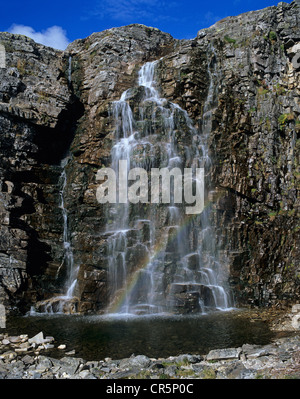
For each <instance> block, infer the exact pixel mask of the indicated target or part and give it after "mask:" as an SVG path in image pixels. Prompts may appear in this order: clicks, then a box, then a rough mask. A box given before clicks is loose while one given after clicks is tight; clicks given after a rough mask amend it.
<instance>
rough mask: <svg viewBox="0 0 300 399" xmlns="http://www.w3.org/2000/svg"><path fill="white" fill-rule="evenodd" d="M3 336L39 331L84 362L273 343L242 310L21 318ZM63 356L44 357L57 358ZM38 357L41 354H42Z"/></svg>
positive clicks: (266, 330) (266, 331)
mask: <svg viewBox="0 0 300 399" xmlns="http://www.w3.org/2000/svg"><path fill="white" fill-rule="evenodd" d="M6 327H7V328H6V330H5V332H7V333H9V334H11V335H16V334H28V335H29V337H31V336H33V335H35V334H37V333H38V332H40V331H43V333H44V335H45V336H46V335H51V336H53V337H54V338H55V345H56V346H57V345H59V344H66V345H67V351H68V350H73V349H75V351H76V354H75V355H76V356H77V357H82V358H84V359H85V360H101V359H104V358H105V357H111V358H113V359H120V358H124V357H129V356H131V355H132V354H135V355H138V354H143V355H146V356H149V357H168V356H171V355H174V356H175V355H179V354H183V353H190V354H196V353H198V354H205V353H207V352H208V351H209V350H211V349H216V348H225V347H237V346H240V345H243V344H245V343H249V344H261V345H264V344H267V343H269V342H270V341H271V339H272V338H273V333H272V332H271V331H270V330H269V328H268V325H267V324H266V323H265V322H263V321H259V320H256V321H255V320H253V319H252V320H251V318H250V316H249V313H248V312H245V311H242V310H233V311H229V312H214V313H211V314H205V315H197V316H157V317H149V316H143V317H141V316H139V317H123V318H122V317H118V318H116V317H108V316H106V317H104V316H79V315H73V316H65V315H51V316H25V317H13V318H8V320H7V325H6ZM63 353H64V351H60V352H59V351H54V350H51V352H50V350H49V351H48V352H47V354H49V355H52V356H56V357H58V356H62V355H63ZM43 354H46V352H45V351H44V352H43Z"/></svg>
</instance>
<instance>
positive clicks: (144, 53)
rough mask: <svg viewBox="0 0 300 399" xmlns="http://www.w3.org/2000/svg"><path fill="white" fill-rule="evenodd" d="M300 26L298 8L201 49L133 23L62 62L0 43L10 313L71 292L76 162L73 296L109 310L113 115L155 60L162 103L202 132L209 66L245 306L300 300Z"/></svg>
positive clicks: (214, 38)
mask: <svg viewBox="0 0 300 399" xmlns="http://www.w3.org/2000/svg"><path fill="white" fill-rule="evenodd" d="M299 25H300V13H299V8H298V7H297V5H296V3H294V2H293V3H291V4H287V3H279V4H278V6H277V7H270V8H267V9H264V10H261V11H254V12H250V13H246V14H242V15H240V16H237V17H229V18H226V19H224V20H222V21H220V22H218V23H216V24H215V25H214V26H212V27H210V28H208V29H204V30H201V31H199V33H198V35H197V37H196V38H195V39H193V40H181V41H179V40H175V39H173V38H172V37H171V36H170V35H168V34H166V33H162V32H160V31H159V30H157V29H154V28H148V27H146V26H143V25H130V26H127V27H122V28H114V29H109V30H107V31H104V32H101V33H94V34H92V35H91V36H89V37H88V38H86V39H82V40H77V41H75V42H74V43H72V44H71V45H70V46H69V47H68V49H67V50H66V51H65V52H60V51H56V50H53V49H51V48H48V47H45V46H42V45H39V44H36V43H35V42H33V41H32V40H30V39H28V38H26V37H24V36H20V35H12V34H8V33H1V34H0V42H1V43H2V44H3V45H4V47H5V50H6V68H2V69H0V130H1V142H0V154H1V157H0V189H1V191H0V199H1V200H0V214H1V221H0V230H1V232H0V302H2V303H4V304H5V305H7V306H8V307H13V306H17V307H18V308H20V309H22V310H28V309H29V307H30V305H31V304H34V303H35V302H37V301H39V300H42V299H47V298H50V297H52V296H53V295H56V294H60V293H61V292H62V287H63V283H64V279H65V274H66V266H65V260H64V252H63V241H62V240H63V239H62V235H63V220H62V214H61V209H60V208H59V190H60V187H59V176H60V174H61V167H60V161H61V160H62V158H63V157H64V156H65V155H66V153H67V152H68V150H70V152H71V159H70V162H69V163H68V165H67V167H66V173H67V185H66V187H65V206H66V208H67V210H68V217H69V218H68V222H69V229H70V232H71V241H72V247H73V253H74V262H75V263H76V265H78V266H79V273H78V284H77V289H76V293H75V295H76V297H77V298H78V300H79V311H81V312H88V311H101V310H103V309H104V308H105V307H106V306H107V305H108V303H107V301H108V287H107V262H106V258H105V256H106V253H105V251H106V242H107V237H105V235H101V234H100V232H101V231H102V230H103V227H104V225H105V215H104V214H103V207H102V206H101V204H99V203H98V202H97V200H96V189H97V182H96V172H97V170H98V169H99V168H101V167H103V166H108V160H109V156H110V149H111V147H112V143H113V137H112V120H111V115H110V105H111V103H112V101H114V100H117V99H119V98H120V95H121V93H122V92H123V91H124V90H126V89H128V88H129V87H133V86H134V84H135V82H136V79H137V71H138V70H139V68H140V67H141V66H142V65H143V64H144V63H145V62H147V61H150V60H155V59H160V58H161V60H160V62H159V68H158V75H159V80H160V81H159V84H160V87H161V90H162V96H163V97H165V98H166V99H168V100H170V101H172V102H174V103H177V104H178V105H180V106H181V107H182V108H183V109H185V110H186V111H187V112H188V114H189V116H190V117H191V118H192V120H193V121H194V123H195V127H196V128H199V129H200V128H201V124H202V123H203V122H202V115H203V105H204V100H205V98H206V96H207V93H208V89H209V87H208V85H209V77H208V72H207V70H208V68H207V65H208V62H211V60H212V57H213V62H214V63H215V65H216V68H215V71H216V73H215V75H214V76H213V79H214V84H215V93H214V95H215V98H216V99H217V107H216V109H215V110H214V112H213V115H212V116H211V123H212V132H213V133H212V134H211V137H210V140H209V148H210V153H211V157H212V159H213V161H214V162H213V165H214V166H213V171H212V176H211V181H212V183H211V184H212V188H216V189H215V191H214V193H211V195H212V196H214V198H212V200H213V204H214V205H213V208H214V212H213V213H212V217H213V218H214V219H215V220H216V221H217V222H218V223H217V225H218V226H219V228H218V231H217V233H218V234H217V240H218V242H217V245H218V248H220V249H221V250H222V251H223V253H224V259H225V258H226V259H228V261H227V267H228V269H229V271H230V279H229V283H230V287H231V289H232V291H233V293H234V296H235V300H236V303H237V304H238V305H246V304H251V305H259V306H270V305H276V304H280V305H285V304H289V303H293V302H297V301H299V299H300V296H299V295H300V291H299V283H300V266H299V239H298V237H299V232H298V229H299V227H297V221H298V211H299V196H298V190H299V163H298V162H299V146H300V140H299V131H300V119H299V115H300V104H299V87H300V73H299V72H300V68H299V63H298V59H297V56H298V55H299V53H300V48H299V47H300V44H299V42H300V29H299ZM212 46H213V48H214V52H212V51H211V49H212ZM70 57H71V58H70ZM137 96H138V93H137ZM297 239H298V240H297ZM134 245H135V243H134V237H133V238H132V246H133V247H134ZM135 254H136V252H132V255H131V261H132V262H133V265H132V268H133V270H134V262H135ZM140 256H142V254H141V255H140ZM129 261H130V259H129ZM191 301H192V302H193V299H192V298H191ZM193 306H194V305H193ZM195 306H196V305H195Z"/></svg>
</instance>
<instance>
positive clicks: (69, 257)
mask: <svg viewBox="0 0 300 399" xmlns="http://www.w3.org/2000/svg"><path fill="white" fill-rule="evenodd" d="M69 159H70V158H69V156H67V157H66V158H64V159H63V160H62V161H61V168H62V172H61V175H60V177H59V181H58V183H59V186H60V191H59V198H60V203H59V207H60V209H61V212H62V216H63V250H64V259H63V262H62V264H64V265H65V267H66V275H67V277H66V282H65V287H64V291H65V292H64V293H63V294H62V295H58V296H54V297H53V298H50V299H47V300H45V301H42V302H40V303H39V307H40V309H42V310H41V312H42V313H48V314H52V313H53V314H54V313H69V312H70V309H71V307H72V304H71V302H70V300H72V298H73V297H74V291H75V288H76V284H77V274H78V270H79V267H77V266H75V264H74V256H73V249H72V244H71V237H70V232H69V226H68V211H67V209H66V207H65V201H64V196H65V188H66V184H67V174H66V166H67V164H68V162H69ZM59 271H60V268H59V270H58V273H59ZM58 273H57V274H58ZM70 306H71V307H70ZM30 313H31V314H34V313H36V310H35V309H34V308H32V310H31V311H30ZM72 313H74V310H73V308H72Z"/></svg>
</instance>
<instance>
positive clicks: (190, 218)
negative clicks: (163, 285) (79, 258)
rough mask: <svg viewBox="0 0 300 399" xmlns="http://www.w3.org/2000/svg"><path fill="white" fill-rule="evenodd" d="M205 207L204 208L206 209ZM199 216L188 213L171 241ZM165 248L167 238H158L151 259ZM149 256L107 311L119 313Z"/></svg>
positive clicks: (171, 237) (141, 263)
mask: <svg viewBox="0 0 300 399" xmlns="http://www.w3.org/2000/svg"><path fill="white" fill-rule="evenodd" d="M221 195H222V192H220V193H219V194H218V195H217V197H216V198H217V199H219V198H220V197H221ZM211 203H212V201H206V202H205V205H204V209H206V208H208V207H209V206H210V204H211ZM204 209H203V210H204ZM197 216H199V214H194V215H186V216H185V218H184V219H183V221H182V223H181V225H180V227H179V228H178V229H173V233H171V234H170V236H169V242H174V240H176V239H177V236H178V235H179V234H180V232H181V231H182V230H183V229H184V228H186V227H187V226H189V225H190V224H191V223H192V222H193V220H194V219H195V218H196V217H197ZM164 249H165V240H163V239H162V240H157V244H156V245H155V246H154V248H153V251H152V252H153V255H152V256H151V260H155V259H156V258H158V257H159V256H160V255H161V254H162V252H163V251H164ZM149 260H150V259H149V256H145V257H144V258H143V259H141V261H140V263H139V265H138V267H137V268H136V270H135V271H134V272H133V273H132V274H131V276H129V277H128V279H127V281H126V284H125V286H124V287H123V288H122V289H120V290H119V292H117V293H116V294H115V298H114V299H113V301H112V302H111V303H110V305H109V306H108V308H107V313H118V310H120V308H121V307H122V305H123V303H124V302H125V299H126V297H127V296H130V295H131V293H132V291H133V290H134V288H135V286H136V283H137V281H138V279H139V276H140V272H141V271H142V270H144V269H146V267H147V266H148V264H149Z"/></svg>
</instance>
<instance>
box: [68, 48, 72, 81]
mask: <svg viewBox="0 0 300 399" xmlns="http://www.w3.org/2000/svg"><path fill="white" fill-rule="evenodd" d="M68 82H69V85H70V84H71V83H72V56H71V55H70V56H69V65H68Z"/></svg>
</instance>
